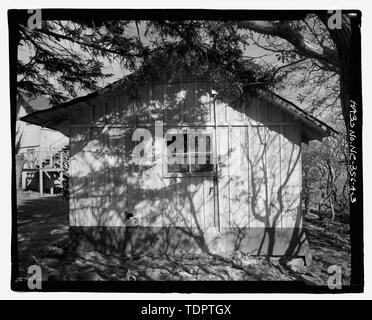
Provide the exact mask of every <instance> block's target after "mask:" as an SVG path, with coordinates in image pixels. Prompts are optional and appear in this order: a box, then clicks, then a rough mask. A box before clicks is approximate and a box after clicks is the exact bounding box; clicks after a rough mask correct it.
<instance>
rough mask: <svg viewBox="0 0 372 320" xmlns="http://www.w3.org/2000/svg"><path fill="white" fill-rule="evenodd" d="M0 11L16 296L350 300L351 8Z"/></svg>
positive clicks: (358, 252)
mask: <svg viewBox="0 0 372 320" xmlns="http://www.w3.org/2000/svg"><path fill="white" fill-rule="evenodd" d="M7 14H8V17H7V19H8V27H9V29H8V32H9V81H10V82H9V89H10V105H5V106H4V107H5V108H8V109H10V115H11V118H10V123H11V144H12V145H11V148H12V155H11V157H12V187H11V188H12V214H11V215H12V242H11V247H12V248H11V249H12V252H11V255H12V275H11V278H12V279H11V285H10V286H11V289H12V290H13V291H27V292H37V291H75V292H76V291H77V292H81V291H83V292H97V291H100V292H101V291H103V292H178V293H186V292H187V293H192V292H199V293H216V292H218V293H223V292H225V293H234V292H235V293H245V292H247V293H260V292H264V293H274V292H278V293H312V292H314V293H316V292H321V293H333V294H334V293H345V292H348V293H351V292H354V293H360V292H363V283H364V280H363V279H364V268H363V252H364V247H363V176H362V169H363V168H362V88H361V85H362V84H361V81H362V78H361V28H363V26H362V25H361V18H362V12H361V11H360V10H357V8H356V9H355V10H339V9H338V10H332V8H330V9H329V10H314V9H311V8H309V9H308V10H212V9H210V10H197V9H195V10H189V9H172V10H171V9H169V10H167V9H157V10H155V9H153V10H152V9H150V8H149V9H147V10H141V9H135V10H131V9H124V8H122V9H112V8H111V9H110V8H107V9H104V8H101V9H94V8H91V9H72V8H71V9H69V8H63V9H62V8H60V9H49V8H44V9H43V8H40V9H36V8H32V9H27V8H23V9H10V10H8V12H7ZM7 143H8V144H9V143H10V137H8V142H7ZM221 308H222V307H221ZM226 308H227V307H226ZM190 310H191V309H190ZM216 310H217V309H216ZM221 310H222V309H221ZM227 311H228V310H227ZM227 311H226V312H227ZM144 312H145V310H144ZM146 312H148V313H149V314H151V308H150V306H149V307H148V310H147V311H146ZM154 312H155V311H154ZM221 312H222V311H221Z"/></svg>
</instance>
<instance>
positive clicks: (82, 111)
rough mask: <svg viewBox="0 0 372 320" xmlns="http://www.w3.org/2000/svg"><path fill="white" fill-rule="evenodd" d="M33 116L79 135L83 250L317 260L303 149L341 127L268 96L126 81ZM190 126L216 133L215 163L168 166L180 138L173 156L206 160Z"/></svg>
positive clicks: (209, 155) (195, 84)
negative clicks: (140, 148) (304, 209)
mask: <svg viewBox="0 0 372 320" xmlns="http://www.w3.org/2000/svg"><path fill="white" fill-rule="evenodd" d="M23 120H24V121H27V122H30V123H34V124H38V125H41V126H45V127H49V128H53V129H55V130H59V131H61V132H63V133H64V134H66V135H68V136H69V137H70V153H71V163H70V177H71V179H70V183H71V184H70V229H71V234H72V237H73V240H74V242H75V243H76V245H77V246H79V247H81V248H82V247H90V248H94V249H98V250H103V251H105V252H116V253H120V254H125V253H126V252H130V253H132V254H133V253H135V252H139V251H142V250H143V251H154V252H168V253H170V252H176V251H186V252H189V253H190V252H207V253H213V252H215V253H224V254H229V253H233V252H234V251H241V252H244V253H248V254H251V255H277V256H282V255H289V256H304V257H306V258H307V262H309V258H310V253H309V250H308V246H307V242H306V237H305V234H304V231H303V228H302V219H301V185H302V182H301V143H302V142H305V143H307V142H308V141H309V140H314V139H317V140H321V139H322V138H323V137H326V136H329V135H330V134H332V132H333V129H332V128H330V127H329V126H327V125H326V124H324V123H323V122H321V121H319V120H317V119H315V118H314V117H312V116H310V115H308V114H306V113H304V112H303V111H302V110H301V109H299V108H298V107H296V106H295V105H294V104H293V103H291V102H289V101H287V100H285V99H283V98H281V97H280V96H278V95H276V94H274V93H273V92H271V91H269V90H266V89H257V90H256V91H255V92H254V93H253V92H252V93H246V94H244V95H243V96H242V97H239V98H236V99H231V98H230V99H224V98H220V97H219V96H218V95H216V94H215V92H214V90H213V88H212V87H211V84H210V82H209V81H208V80H203V79H196V78H188V79H187V78H185V79H182V80H179V81H172V82H166V81H163V82H154V83H151V84H149V85H146V86H143V87H138V88H136V89H133V88H132V89H129V87H128V86H126V85H125V81H121V82H118V83H115V84H114V85H110V86H108V87H106V88H104V89H103V90H101V91H97V92H95V93H92V94H89V95H87V96H85V97H80V98H77V99H74V100H72V101H70V102H67V103H64V104H62V105H60V106H56V107H54V108H52V109H50V110H47V111H40V112H36V113H33V114H31V115H29V116H27V117H25V118H23ZM156 121H157V122H156ZM155 124H157V125H159V124H161V125H162V129H161V130H162V132H160V134H159V129H156V128H155ZM138 128H142V129H147V130H148V131H146V132H150V133H151V139H150V140H147V143H149V145H150V149H147V150H151V151H150V152H151V157H150V159H151V161H150V163H147V164H146V165H140V164H138V163H135V161H133V158H132V154H133V150H134V148H135V147H136V146H137V145H138V144H140V143H143V141H144V137H139V138H138V137H137V138H138V139H134V138H133V132H134V131H135V130H136V129H138ZM191 128H192V129H202V131H199V132H201V135H202V134H203V133H202V132H203V130H205V132H206V136H207V138H206V139H205V141H206V150H205V155H204V156H205V159H206V163H205V164H197V163H196V164H195V163H192V161H191V163H190V162H188V161H185V162H184V163H183V164H182V163H181V164H170V163H168V162H167V161H168V159H169V158H168V157H169V154H168V157H164V156H162V155H164V151H165V150H167V146H168V147H169V145H170V143H171V142H172V141H174V140H175V139H176V138H177V139H179V141H180V140H181V141H183V142H182V143H183V146H184V148H181V150H182V149H183V150H182V154H179V152H178V151H177V150H176V149H174V150H173V151H172V156H173V155H174V154H175V155H176V156H179V157H181V158H182V157H183V158H184V159H190V157H192V156H195V157H196V158H197V157H201V156H203V155H202V154H200V152H199V153H198V147H197V145H198V142H197V140H196V147H194V148H192V147H191V146H189V143H190V141H192V140H193V139H195V138H192V139H190V137H188V134H190V133H189V132H190V131H189V130H188V129H191ZM156 130H158V132H156ZM166 131H167V132H168V133H167V134H165V132H166ZM164 135H165V137H164ZM162 137H163V138H162ZM147 138H148V137H147ZM164 138H165V139H167V140H168V141H165V139H164ZM182 139H183V140H182ZM199 139H200V137H199ZM133 140H138V141H133ZM186 141H187V142H186ZM194 142H195V140H194ZM159 150H160V151H159ZM212 150H213V152H212ZM159 157H160V159H161V160H160V161H159ZM212 160H215V161H212ZM128 213H131V214H132V215H133V217H134V218H136V219H137V224H136V226H133V224H131V223H130V221H131V220H132V218H130V217H131V216H132V215H128Z"/></svg>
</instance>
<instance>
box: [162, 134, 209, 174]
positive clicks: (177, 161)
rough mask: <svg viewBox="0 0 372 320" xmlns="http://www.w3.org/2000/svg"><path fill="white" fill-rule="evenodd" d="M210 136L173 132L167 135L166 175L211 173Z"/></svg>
mask: <svg viewBox="0 0 372 320" xmlns="http://www.w3.org/2000/svg"><path fill="white" fill-rule="evenodd" d="M212 141H213V139H212V135H211V134H210V133H209V134H208V133H202V134H201V133H200V132H198V134H196V133H195V130H191V132H187V133H184V132H175V133H172V134H169V135H168V138H167V152H168V164H167V171H168V173H174V172H180V173H201V172H209V173H210V172H213V170H214V165H213V152H212V149H213V145H212V143H213V142H212Z"/></svg>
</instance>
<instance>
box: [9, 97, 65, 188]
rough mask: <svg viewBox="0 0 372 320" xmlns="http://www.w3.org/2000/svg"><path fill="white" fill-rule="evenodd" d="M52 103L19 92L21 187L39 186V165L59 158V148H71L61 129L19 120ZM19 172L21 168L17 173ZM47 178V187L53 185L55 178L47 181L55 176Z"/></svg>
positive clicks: (44, 108) (18, 149)
mask: <svg viewBox="0 0 372 320" xmlns="http://www.w3.org/2000/svg"><path fill="white" fill-rule="evenodd" d="M50 107H51V105H50V103H49V98H48V97H44V96H43V97H38V98H36V99H34V100H31V101H29V100H27V98H26V97H24V96H23V95H21V94H19V95H18V96H17V118H16V119H17V121H16V139H15V144H16V146H15V152H16V155H18V157H17V163H19V166H21V168H18V165H17V169H18V170H17V171H19V170H20V169H21V170H22V189H31V190H35V191H36V190H39V181H38V177H39V175H36V173H37V171H38V169H39V168H40V166H41V167H47V166H49V167H51V166H53V165H52V162H53V161H51V159H52V160H53V159H54V160H56V157H59V156H60V152H61V151H63V149H64V148H66V147H67V148H68V143H69V140H68V137H66V136H65V135H64V134H62V133H60V132H59V131H56V130H52V129H49V128H46V127H41V126H38V125H34V124H30V123H26V122H24V121H21V120H19V119H20V118H21V117H24V116H26V115H29V114H32V113H34V112H36V111H40V110H46V109H48V108H50ZM56 154H58V156H56ZM20 174H21V173H20V172H18V173H17V177H18V176H19V175H20ZM49 176H50V175H49ZM44 180H46V181H45V183H44V187H48V189H50V188H52V185H53V181H49V182H48V180H54V179H51V178H48V177H46V178H44ZM39 191H40V190H39Z"/></svg>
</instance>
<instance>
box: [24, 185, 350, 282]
mask: <svg viewBox="0 0 372 320" xmlns="http://www.w3.org/2000/svg"><path fill="white" fill-rule="evenodd" d="M17 207H18V210H17V211H18V219H17V221H18V257H19V259H18V263H19V266H18V267H19V268H18V269H19V278H25V277H27V269H28V267H29V266H30V265H33V264H37V265H40V266H41V267H42V270H43V275H44V277H45V278H44V280H46V279H48V280H66V281H69V280H72V281H73V280H119V281H128V280H129V281H140V280H251V281H252V280H275V281H291V280H301V281H305V282H306V283H308V284H310V285H326V284H327V279H328V278H329V275H328V273H327V270H328V267H329V266H331V265H338V266H341V268H342V282H343V284H344V285H346V284H349V281H350V240H349V235H348V232H345V227H344V226H343V225H341V224H337V223H334V224H332V227H331V228H328V229H327V228H326V229H325V223H324V222H320V221H319V220H318V218H317V216H315V215H308V216H307V217H306V218H305V221H304V227H305V229H306V233H307V237H308V241H309V244H310V247H311V249H312V255H313V263H312V264H311V265H310V266H307V267H306V266H302V265H301V264H300V263H297V264H295V265H288V264H287V263H285V262H283V261H282V260H279V259H278V258H266V257H252V256H241V255H239V256H236V255H235V256H233V257H221V256H215V255H214V256H205V255H204V256H192V255H182V256H179V255H178V256H177V255H174V256H165V255H157V256H152V255H144V254H140V255H138V256H126V257H122V258H118V257H113V256H107V255H103V254H100V253H98V252H95V251H92V252H69V241H68V204H67V202H66V201H64V200H62V197H61V196H58V195H55V196H48V195H46V196H43V197H40V196H39V195H38V194H37V193H33V192H21V193H19V194H18V197H17ZM300 262H301V261H300Z"/></svg>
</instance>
